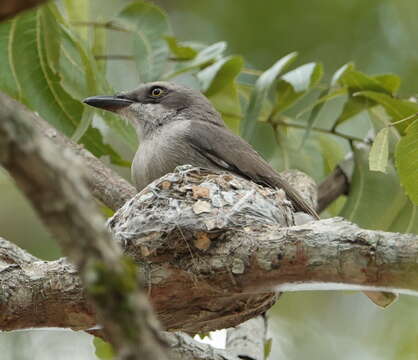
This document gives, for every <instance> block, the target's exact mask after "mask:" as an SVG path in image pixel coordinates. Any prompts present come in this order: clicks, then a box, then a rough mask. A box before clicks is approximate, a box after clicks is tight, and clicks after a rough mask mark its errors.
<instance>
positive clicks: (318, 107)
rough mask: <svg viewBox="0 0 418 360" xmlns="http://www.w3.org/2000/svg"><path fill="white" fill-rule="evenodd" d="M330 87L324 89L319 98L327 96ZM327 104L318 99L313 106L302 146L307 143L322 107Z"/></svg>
mask: <svg viewBox="0 0 418 360" xmlns="http://www.w3.org/2000/svg"><path fill="white" fill-rule="evenodd" d="M328 91H329V89H325V90H323V91H322V92H321V93H320V94H319V98H320V99H321V98H324V97H326V96H327V93H328ZM324 105H325V101H317V103H316V105H315V106H314V107H313V109H312V111H311V113H310V114H309V118H308V121H307V127H306V131H305V134H304V135H303V138H302V142H301V145H300V146H301V147H302V146H303V145H305V142H306V140H307V139H308V138H309V135H310V133H311V131H312V128H313V126H314V125H315V121H316V119H317V117H318V115H319V113H320V112H321V110H322V108H323V107H324Z"/></svg>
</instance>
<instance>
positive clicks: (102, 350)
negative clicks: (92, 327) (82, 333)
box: [93, 336, 116, 360]
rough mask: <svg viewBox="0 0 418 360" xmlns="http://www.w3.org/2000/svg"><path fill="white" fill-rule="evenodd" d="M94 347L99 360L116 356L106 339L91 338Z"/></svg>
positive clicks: (110, 359)
mask: <svg viewBox="0 0 418 360" xmlns="http://www.w3.org/2000/svg"><path fill="white" fill-rule="evenodd" d="M93 344H94V347H95V348H96V352H95V354H96V356H97V357H98V358H99V359H101V360H112V359H115V358H116V353H115V350H113V347H112V345H111V344H109V343H108V342H106V341H103V340H102V339H100V338H99V337H96V336H95V337H94V339H93Z"/></svg>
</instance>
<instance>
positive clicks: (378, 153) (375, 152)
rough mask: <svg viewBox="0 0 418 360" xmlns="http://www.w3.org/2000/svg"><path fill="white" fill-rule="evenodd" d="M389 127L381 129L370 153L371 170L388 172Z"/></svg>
mask: <svg viewBox="0 0 418 360" xmlns="http://www.w3.org/2000/svg"><path fill="white" fill-rule="evenodd" d="M388 138H389V128H387V127H385V128H383V129H382V130H380V131H379V132H378V133H377V135H376V137H375V139H374V141H373V145H372V148H371V149H370V154H369V167H370V170H371V171H381V172H383V173H385V172H386V166H387V164H388V158H389V140H388Z"/></svg>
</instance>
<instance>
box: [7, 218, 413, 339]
mask: <svg viewBox="0 0 418 360" xmlns="http://www.w3.org/2000/svg"><path fill="white" fill-rule="evenodd" d="M190 231H191V230H190V229H185V228H182V230H181V232H182V233H183V235H181V234H180V233H179V232H178V231H173V233H168V234H167V233H164V232H162V233H161V234H153V235H152V236H151V235H150V234H148V236H144V237H143V238H141V239H138V240H137V241H135V242H132V243H131V244H130V245H129V246H128V248H129V252H130V253H133V252H135V253H136V257H137V258H138V260H140V261H141V262H142V263H143V264H145V265H146V266H144V267H143V269H144V271H145V274H144V277H145V278H148V282H149V288H148V291H149V294H150V296H151V300H152V301H153V303H154V306H155V310H156V312H157V314H158V316H159V318H160V319H161V321H162V322H163V323H164V325H165V327H166V328H167V329H171V330H174V329H175V330H185V331H187V332H192V333H194V332H198V331H209V330H214V329H218V328H224V327H228V326H234V325H238V324H240V323H241V322H242V321H243V320H245V319H246V315H247V314H248V313H245V311H244V308H245V309H246V311H247V312H250V313H251V316H254V315H255V314H257V313H258V314H260V313H262V312H264V311H266V310H267V309H268V308H269V306H271V305H272V304H273V302H274V299H273V300H271V297H269V295H268V294H269V293H268V291H269V289H271V288H282V289H288V288H289V287H291V286H289V284H298V283H302V284H305V285H306V284H307V285H308V286H309V287H313V288H315V286H314V285H313V283H318V282H319V283H342V284H354V285H361V286H366V287H369V286H373V287H375V286H376V287H379V288H385V289H396V290H397V291H399V292H401V293H412V292H416V291H418V277H417V276H416V274H417V271H418V264H417V262H416V258H417V256H418V236H416V235H411V234H396V233H386V232H380V231H371V230H363V229H360V228H358V227H357V226H356V225H354V224H351V223H349V222H347V221H344V220H343V219H340V218H334V219H328V220H322V221H317V222H312V223H309V224H305V225H302V226H294V227H288V228H281V227H279V226H274V225H269V226H268V225H265V224H264V225H260V226H258V227H257V226H251V227H248V228H246V230H245V231H242V230H239V229H228V230H220V229H218V232H217V233H216V236H215V235H213V236H211V239H210V245H209V249H208V250H206V251H203V250H202V249H199V248H198V247H196V245H198V246H199V247H200V243H199V242H196V239H197V238H198V237H197V236H198V235H196V237H194V236H193V234H191V233H190ZM193 231H194V230H193ZM193 231H192V232H193ZM200 236H201V235H200ZM174 249H176V250H174ZM146 255H147V256H146ZM144 261H146V262H144ZM64 264H65V262H64V261H63V260H59V261H57V262H55V261H54V262H31V263H30V264H27V265H25V266H24V267H21V266H19V267H17V266H10V267H9V268H8V269H7V270H3V271H0V282H1V284H2V289H3V291H4V293H5V294H7V301H5V302H2V304H3V306H2V308H1V312H0V314H1V317H0V328H1V329H2V330H12V329H20V328H25V327H37V326H59V327H72V328H76V329H82V328H84V329H85V328H89V327H91V325H92V324H94V323H95V322H96V320H95V318H94V314H93V313H91V311H89V309H90V308H91V307H90V306H88V305H87V304H86V302H85V298H84V296H83V295H82V293H83V290H82V288H81V285H80V282H79V280H78V278H77V275H76V273H75V272H74V270H73V269H69V268H66V266H68V264H67V265H64ZM60 266H61V268H60ZM33 274H37V276H36V277H34V276H33ZM10 279H14V280H13V282H11V281H10ZM19 279H24V280H19ZM51 283H52V284H59V285H58V287H57V285H55V286H51ZM14 285H22V286H14ZM56 287H57V288H56ZM63 287H64V289H63ZM331 288H332V286H331V287H330V289H331ZM21 289H25V293H24V294H22V290H21ZM65 289H68V290H67V293H68V292H71V299H70V298H69V297H68V296H66V292H65V291H63V290H65ZM39 294H42V296H39ZM257 295H258V296H259V297H260V296H264V297H265V301H266V304H265V306H264V307H263V306H262V305H260V304H257V302H256V300H257V297H256V296H257ZM22 296H25V298H27V299H30V301H22ZM251 299H253V301H251ZM269 299H270V300H269ZM73 301H75V303H74V302H73ZM259 301H260V302H262V300H261V299H260V300H259ZM51 306H54V308H56V309H59V308H61V309H68V308H71V309H73V310H74V311H73V312H72V311H68V314H69V316H64V314H63V315H62V316H60V317H58V318H57V317H56V314H54V312H53V311H49V309H51ZM257 306H258V307H257ZM19 314H31V316H27V317H21V316H20V315H19ZM77 314H78V315H77ZM251 316H250V317H251Z"/></svg>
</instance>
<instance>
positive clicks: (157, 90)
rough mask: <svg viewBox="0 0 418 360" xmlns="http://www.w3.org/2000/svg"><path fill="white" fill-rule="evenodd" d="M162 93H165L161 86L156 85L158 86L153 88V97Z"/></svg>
mask: <svg viewBox="0 0 418 360" xmlns="http://www.w3.org/2000/svg"><path fill="white" fill-rule="evenodd" d="M162 94H164V90H163V89H161V88H159V87H156V88H154V89H152V90H151V96H153V97H159V96H161V95H162Z"/></svg>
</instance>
